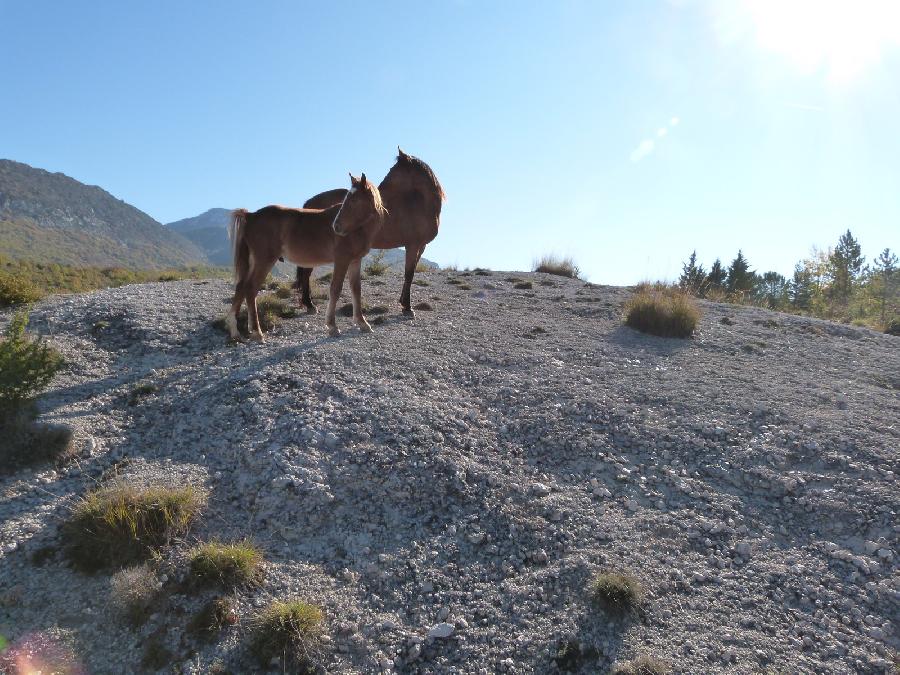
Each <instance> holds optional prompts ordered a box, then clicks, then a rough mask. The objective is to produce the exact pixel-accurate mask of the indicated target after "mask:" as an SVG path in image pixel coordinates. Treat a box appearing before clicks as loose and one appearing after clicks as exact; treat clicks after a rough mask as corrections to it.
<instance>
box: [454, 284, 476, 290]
mask: <svg viewBox="0 0 900 675" xmlns="http://www.w3.org/2000/svg"><path fill="white" fill-rule="evenodd" d="M456 290H458V291H471V290H472V287H471V286H469V284H457V285H456Z"/></svg>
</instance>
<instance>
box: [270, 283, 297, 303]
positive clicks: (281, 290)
mask: <svg viewBox="0 0 900 675" xmlns="http://www.w3.org/2000/svg"><path fill="white" fill-rule="evenodd" d="M273 292H274V293H275V297H276V298H281V299H282V300H287V299H288V298H290V297H291V296H292V295H293V294H294V289H292V288H291V285H290V284H278V285H276V286H275V288H274V289H273Z"/></svg>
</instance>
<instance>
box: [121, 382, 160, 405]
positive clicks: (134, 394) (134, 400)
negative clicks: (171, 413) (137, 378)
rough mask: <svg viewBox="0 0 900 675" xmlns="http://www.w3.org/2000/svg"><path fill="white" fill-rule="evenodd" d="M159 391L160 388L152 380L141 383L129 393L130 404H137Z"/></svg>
mask: <svg viewBox="0 0 900 675" xmlns="http://www.w3.org/2000/svg"><path fill="white" fill-rule="evenodd" d="M157 391H159V388H158V387H157V386H156V385H155V384H153V383H152V382H144V383H143V384H139V385H138V386H136V387H135V388H134V389H132V390H131V393H130V394H129V395H128V405H130V406H135V405H137V404H138V403H140V402H141V401H143V400H144V399H145V398H147V397H148V396H152V395H153V394H155V393H156V392H157Z"/></svg>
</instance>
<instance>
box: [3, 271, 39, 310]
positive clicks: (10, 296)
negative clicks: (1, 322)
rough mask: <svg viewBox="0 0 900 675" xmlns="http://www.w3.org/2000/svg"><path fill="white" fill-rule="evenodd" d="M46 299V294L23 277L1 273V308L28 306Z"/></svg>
mask: <svg viewBox="0 0 900 675" xmlns="http://www.w3.org/2000/svg"><path fill="white" fill-rule="evenodd" d="M43 297H44V293H43V292H42V291H41V290H40V289H39V288H38V287H37V286H35V285H34V284H32V283H31V282H29V281H28V280H27V279H24V278H22V277H16V276H13V275H12V274H8V273H7V272H0V307H7V306H9V305H28V304H31V303H32V302H37V301H38V300H40V299H41V298H43Z"/></svg>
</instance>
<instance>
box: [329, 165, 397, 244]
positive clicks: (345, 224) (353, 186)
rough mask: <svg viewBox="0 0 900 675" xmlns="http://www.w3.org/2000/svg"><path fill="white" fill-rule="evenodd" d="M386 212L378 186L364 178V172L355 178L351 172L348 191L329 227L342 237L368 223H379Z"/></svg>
mask: <svg viewBox="0 0 900 675" xmlns="http://www.w3.org/2000/svg"><path fill="white" fill-rule="evenodd" d="M386 214H387V209H385V208H384V204H382V203H381V193H379V192H378V188H377V187H375V186H374V185H372V183H370V182H369V181H367V180H366V174H362V175H361V176H360V177H359V178H355V177H354V176H353V174H352V173H351V174H350V191H349V192H348V193H347V196H346V197H344V202H343V203H342V204H341V208H340V209H339V210H338V213H337V215H336V216H335V217H334V223H333V224H332V225H331V228H332V229H333V230H334V233H335V234H336V235H338V236H339V237H344V236H346V235H348V234H350V233H351V232H353V231H354V230H358V229H359V228H361V227H363V226H364V225H367V224H369V223H373V222H377V223H379V224H380V223H381V222H382V221H383V220H384V216H385V215H386Z"/></svg>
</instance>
